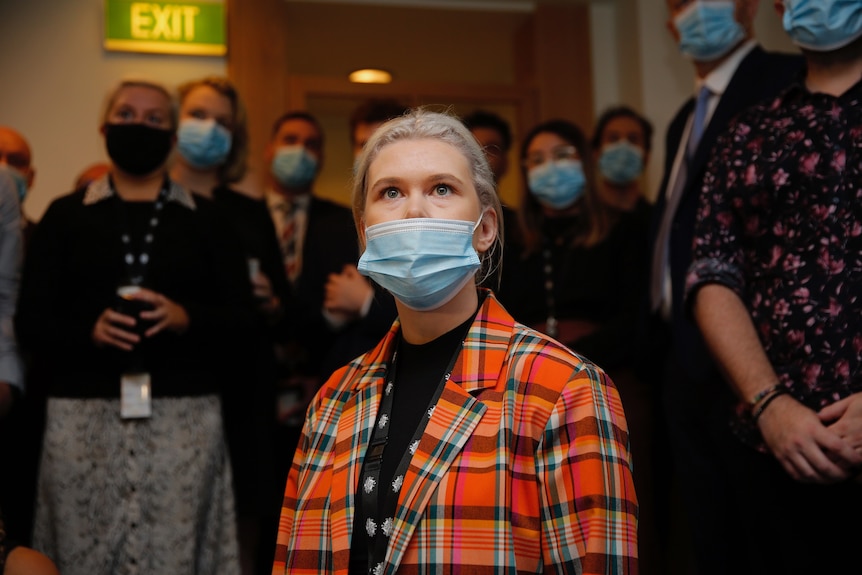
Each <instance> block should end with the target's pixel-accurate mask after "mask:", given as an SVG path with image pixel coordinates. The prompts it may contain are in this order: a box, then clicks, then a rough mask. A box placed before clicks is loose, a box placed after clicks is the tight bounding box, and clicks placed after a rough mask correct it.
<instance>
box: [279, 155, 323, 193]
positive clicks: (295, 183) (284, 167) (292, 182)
mask: <svg viewBox="0 0 862 575" xmlns="http://www.w3.org/2000/svg"><path fill="white" fill-rule="evenodd" d="M270 171H271V172H272V175H273V177H274V178H275V179H276V180H278V183H279V184H281V185H282V186H284V187H285V188H307V187H308V186H309V185H310V184H311V182H313V181H314V176H315V175H316V174H317V158H315V157H314V156H312V155H311V154H309V153H308V151H307V150H306V149H305V147H303V146H282V147H280V148H278V149H277V150H276V151H275V156H273V158H272V164H271V165H270Z"/></svg>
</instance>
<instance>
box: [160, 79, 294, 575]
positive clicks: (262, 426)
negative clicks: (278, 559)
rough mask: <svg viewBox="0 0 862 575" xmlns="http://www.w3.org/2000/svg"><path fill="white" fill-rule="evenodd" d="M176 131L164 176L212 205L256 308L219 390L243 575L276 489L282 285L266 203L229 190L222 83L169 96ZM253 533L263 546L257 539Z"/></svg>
mask: <svg viewBox="0 0 862 575" xmlns="http://www.w3.org/2000/svg"><path fill="white" fill-rule="evenodd" d="M178 93H179V128H178V130H177V138H178V139H177V150H178V152H179V153H178V154H177V155H176V161H175V162H174V164H173V166H172V168H171V178H172V179H173V180H174V181H175V182H177V183H178V184H180V185H182V186H183V187H185V188H186V189H188V190H191V191H192V192H194V193H195V194H196V195H197V196H202V197H204V198H206V199H208V200H212V201H213V203H214V204H215V208H216V210H217V211H218V212H219V214H220V215H221V218H222V220H223V221H224V223H225V225H226V228H227V229H226V230H225V231H227V232H230V233H231V234H232V236H233V239H234V240H235V241H236V242H237V243H238V245H239V249H240V250H241V251H242V254H243V256H244V257H245V260H246V262H247V263H248V267H249V278H250V282H251V288H252V289H253V291H254V297H255V302H256V309H257V320H258V321H257V326H256V332H255V337H254V338H252V339H249V340H248V341H247V342H245V345H244V346H243V347H242V348H238V349H237V350H236V351H235V352H234V353H235V355H236V356H237V359H238V360H239V361H237V362H236V363H235V366H236V367H237V369H238V371H237V372H236V373H234V374H231V376H230V379H231V380H233V382H235V383H236V382H242V383H241V384H240V385H228V386H227V387H226V388H225V392H224V396H223V398H224V402H223V408H224V417H225V429H226V433H227V440H228V446H229V447H230V455H231V463H232V468H233V480H234V491H235V492H236V501H237V518H238V521H239V527H240V557H241V559H242V572H243V574H244V575H250V574H251V573H263V572H265V571H266V570H268V568H269V567H270V565H271V561H272V553H273V550H274V545H275V540H274V539H273V540H271V541H270V540H268V537H269V536H270V534H271V533H272V529H273V526H274V525H275V522H276V521H277V520H278V514H277V509H278V505H279V502H280V500H281V490H282V487H283V485H281V484H279V481H278V478H277V477H276V475H275V468H274V466H273V463H272V462H273V460H274V453H275V452H274V451H273V450H274V435H275V430H276V427H275V425H276V418H275V397H276V395H275V353H274V345H275V340H276V339H277V330H278V324H279V322H282V321H289V319H290V318H285V317H284V309H285V305H286V304H287V302H288V301H289V299H290V297H291V295H290V287H289V285H288V283H287V276H286V275H285V271H284V265H283V264H282V261H281V252H280V249H279V245H278V238H277V236H276V233H275V226H274V225H273V222H272V218H270V216H269V210H268V208H267V206H266V202H264V201H263V200H262V199H257V198H252V197H251V196H249V195H246V194H244V193H242V192H240V191H238V190H237V189H236V188H234V184H236V183H237V182H238V181H239V180H241V179H242V178H243V176H244V175H245V173H246V170H247V161H248V128H247V116H246V111H245V107H244V106H243V103H242V99H241V98H240V96H239V94H238V93H237V90H236V88H235V87H234V86H233V84H232V83H231V82H230V80H228V79H227V78H223V77H220V76H208V77H205V78H200V79H196V80H191V81H189V82H186V83H184V84H182V85H181V86H180V87H179V89H178ZM261 535H263V536H264V539H261Z"/></svg>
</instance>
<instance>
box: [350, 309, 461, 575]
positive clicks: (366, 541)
mask: <svg viewBox="0 0 862 575" xmlns="http://www.w3.org/2000/svg"><path fill="white" fill-rule="evenodd" d="M474 319H475V318H474V316H470V317H469V318H468V319H467V320H466V321H464V322H463V323H462V324H461V325H459V326H458V327H455V328H454V329H452V330H450V331H448V332H446V333H444V334H443V335H441V336H440V337H438V338H436V339H434V340H432V341H429V342H427V343H424V344H418V345H417V344H411V343H407V342H406V341H404V340H403V339H400V340H399V342H398V350H397V356H398V359H397V365H390V369H393V370H394V373H390V374H388V375H387V380H388V379H389V378H390V377H391V378H392V381H393V382H394V391H393V396H392V409H391V413H390V415H391V417H390V419H389V433H388V439H387V441H386V446H385V448H384V450H383V459H382V461H381V463H380V475H379V479H380V485H390V484H391V483H392V481H393V479H394V477H395V474H396V471H397V470H398V467H399V465H400V464H401V461H402V458H403V457H404V456H405V454H406V453H407V452H408V449H409V447H410V442H411V440H412V439H413V437H414V435H415V434H416V432H417V430H418V428H419V427H420V425H423V426H424V423H425V420H427V419H428V410H429V409H430V408H431V405H432V403H431V402H432V401H435V395H436V394H437V392H438V391H440V389H441V385H442V380H443V378H444V376H445V375H446V374H447V368H448V367H449V366H450V364H451V363H453V354H454V353H457V352H458V351H459V348H460V346H461V342H462V340H463V339H464V336H465V335H466V333H467V330H468V329H469V328H470V326H471V325H472V324H473V320H474ZM366 463H367V459H366ZM362 476H363V477H364V476H365V468H364V467H363V474H362ZM379 492H380V494H381V495H382V494H390V493H392V490H390V489H380V490H379ZM395 493H396V494H397V491H396V492H395ZM365 496H366V495H365V493H364V490H362V489H359V490H358V491H357V493H356V501H355V503H354V505H355V507H356V510H357V512H356V513H355V515H354V526H353V534H354V535H353V537H352V540H351V545H350V573H351V574H363V575H365V574H367V572H368V554H369V551H370V545H371V542H373V541H374V539H373V538H371V537H369V536H368V535H367V534H366V530H365V526H364V515H363V514H362V513H360V512H359V510H360V509H362V507H363V497H365ZM394 496H396V497H397V495H394ZM376 499H377V509H378V511H377V516H378V518H379V517H383V516H384V513H385V507H386V503H387V501H388V499H387V497H385V496H381V497H376Z"/></svg>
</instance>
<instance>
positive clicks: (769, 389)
mask: <svg viewBox="0 0 862 575" xmlns="http://www.w3.org/2000/svg"><path fill="white" fill-rule="evenodd" d="M781 388H783V386H782V385H781V384H780V383H776V384H775V385H773V386H770V387H767V388H766V389H764V390H763V391H760V392H758V393H757V395H755V396H754V397H752V398H751V400H750V401H749V402H748V405H750V406H751V409H754V408H755V407H756V406H757V404H758V403H760V402H761V401H763V399H764V398H765V397H766V396H767V395H769V394H771V393H774V392H775V390H777V389H781Z"/></svg>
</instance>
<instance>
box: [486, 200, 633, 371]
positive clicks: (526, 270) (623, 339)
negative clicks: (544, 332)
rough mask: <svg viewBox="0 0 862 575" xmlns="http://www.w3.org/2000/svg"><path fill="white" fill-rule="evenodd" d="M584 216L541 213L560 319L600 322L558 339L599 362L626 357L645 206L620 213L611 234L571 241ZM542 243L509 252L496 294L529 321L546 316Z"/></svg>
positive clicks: (622, 362)
mask: <svg viewBox="0 0 862 575" xmlns="http://www.w3.org/2000/svg"><path fill="white" fill-rule="evenodd" d="M580 217H581V216H567V217H561V218H546V219H545V220H544V222H543V229H542V233H543V242H544V243H543V245H544V246H546V247H547V249H548V250H549V251H550V265H551V272H550V273H551V275H552V277H553V296H554V301H555V304H556V313H555V317H556V319H557V320H564V319H578V320H584V321H588V322H592V323H595V324H598V325H599V327H598V329H597V330H596V331H595V332H593V333H592V334H590V335H587V336H585V337H582V338H581V339H578V340H577V341H574V342H571V341H563V342H562V343H564V344H566V345H567V346H569V347H570V348H572V349H573V350H574V351H576V352H578V353H581V354H583V355H585V356H586V357H588V358H590V360H592V361H594V362H596V363H598V364H599V365H601V366H602V367H604V368H610V367H618V366H623V365H627V364H628V363H630V362H631V352H632V342H633V339H634V336H635V326H636V321H637V312H638V304H639V302H640V295H641V293H642V290H643V289H645V286H646V274H647V257H646V237H647V225H648V223H647V221H646V218H645V217H644V215H643V213H640V212H630V213H625V214H623V215H621V216H620V219H619V221H618V222H617V224H616V225H615V226H614V227H613V229H612V230H611V231H610V233H609V234H608V236H607V237H606V238H605V239H604V240H603V241H602V242H600V243H598V244H596V245H594V246H590V247H582V246H579V247H573V246H572V245H571V239H572V237H573V236H574V234H575V233H576V232H577V230H578V227H579V226H580V225H581V222H580V220H579V218H580ZM542 252H543V250H542V249H539V250H536V251H535V252H531V253H528V254H522V255H521V256H520V257H509V258H507V260H506V265H507V267H506V268H504V269H503V288H502V289H501V298H500V299H501V301H502V303H503V305H505V306H506V309H508V310H509V311H510V313H511V314H512V316H513V317H514V318H515V319H516V320H517V321H519V322H521V323H524V324H526V325H537V324H540V323H542V322H544V321H545V320H546V319H547V317H548V302H547V295H546V294H547V292H546V272H545V267H546V261H545V257H544V256H543V253H542Z"/></svg>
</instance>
